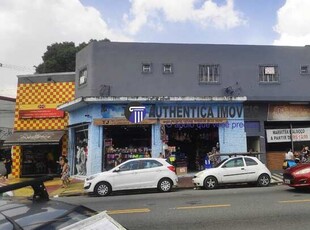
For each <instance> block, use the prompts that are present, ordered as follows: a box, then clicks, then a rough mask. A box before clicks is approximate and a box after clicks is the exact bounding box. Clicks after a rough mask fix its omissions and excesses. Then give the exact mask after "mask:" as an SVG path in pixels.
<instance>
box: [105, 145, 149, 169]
mask: <svg viewBox="0 0 310 230" xmlns="http://www.w3.org/2000/svg"><path fill="white" fill-rule="evenodd" d="M105 152H106V169H111V168H113V167H115V166H116V165H117V164H118V163H117V162H118V161H117V158H118V157H120V159H121V161H122V162H124V161H126V160H129V159H134V158H144V157H146V156H147V153H148V152H151V149H149V148H148V147H141V148H116V149H114V148H113V147H107V148H106V150H105Z"/></svg>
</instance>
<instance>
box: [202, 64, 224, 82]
mask: <svg viewBox="0 0 310 230" xmlns="http://www.w3.org/2000/svg"><path fill="white" fill-rule="evenodd" d="M219 70H220V66H219V65H199V83H219V80H220V79H219V78H220V71H219Z"/></svg>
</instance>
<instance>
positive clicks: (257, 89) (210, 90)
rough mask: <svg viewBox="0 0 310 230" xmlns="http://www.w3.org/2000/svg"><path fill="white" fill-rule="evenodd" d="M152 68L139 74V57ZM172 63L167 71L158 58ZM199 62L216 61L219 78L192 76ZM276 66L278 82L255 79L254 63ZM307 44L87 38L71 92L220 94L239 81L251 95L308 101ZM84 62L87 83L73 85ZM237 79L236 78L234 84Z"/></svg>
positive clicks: (242, 93)
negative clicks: (205, 79)
mask: <svg viewBox="0 0 310 230" xmlns="http://www.w3.org/2000/svg"><path fill="white" fill-rule="evenodd" d="M148 62H151V63H152V65H153V72H152V73H151V74H142V73H141V72H142V71H141V69H142V63H148ZM163 63H172V64H173V71H174V73H173V74H172V75H170V74H168V75H167V74H163V73H162V64H163ZM199 64H219V65H220V84H213V85H206V84H199V82H198V66H199ZM264 64H275V65H277V66H278V71H279V78H280V82H279V83H277V84H266V83H265V84H262V83H259V65H264ZM309 64H310V47H309V46H306V47H284V46H254V45H208V44H206V45H205V44H160V43H118V42H93V43H91V44H90V45H89V46H87V47H86V48H85V49H83V50H82V51H81V52H79V53H78V54H77V64H76V70H77V71H76V84H77V85H76V86H77V87H76V97H81V96H100V87H101V86H102V85H108V86H110V95H111V96H225V88H226V87H229V86H232V87H233V88H235V89H236V88H239V87H240V94H239V95H240V96H247V97H248V100H252V101H309V96H308V95H309V93H308V92H309V86H310V75H300V66H301V65H309ZM83 68H87V71H88V79H87V84H86V85H84V86H82V87H79V85H78V75H79V70H81V69H83ZM237 83H238V84H237Z"/></svg>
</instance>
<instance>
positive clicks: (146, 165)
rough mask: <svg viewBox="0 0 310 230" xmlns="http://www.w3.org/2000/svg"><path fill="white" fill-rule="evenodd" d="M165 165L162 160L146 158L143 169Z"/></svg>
mask: <svg viewBox="0 0 310 230" xmlns="http://www.w3.org/2000/svg"><path fill="white" fill-rule="evenodd" d="M160 166H163V165H162V164H161V163H160V162H158V161H155V160H145V161H143V164H142V167H141V168H142V169H148V168H155V167H160Z"/></svg>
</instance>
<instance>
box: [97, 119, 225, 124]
mask: <svg viewBox="0 0 310 230" xmlns="http://www.w3.org/2000/svg"><path fill="white" fill-rule="evenodd" d="M226 122H227V119H226V118H183V119H177V118H175V119H160V120H158V119H152V118H149V119H144V120H143V121H142V122H140V123H139V124H141V125H151V124H156V123H160V124H162V125H182V124H219V123H221V124H222V123H226ZM94 125H136V124H134V123H131V122H129V121H128V120H127V119H125V118H123V119H122V118H115V119H109V118H102V119H94Z"/></svg>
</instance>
